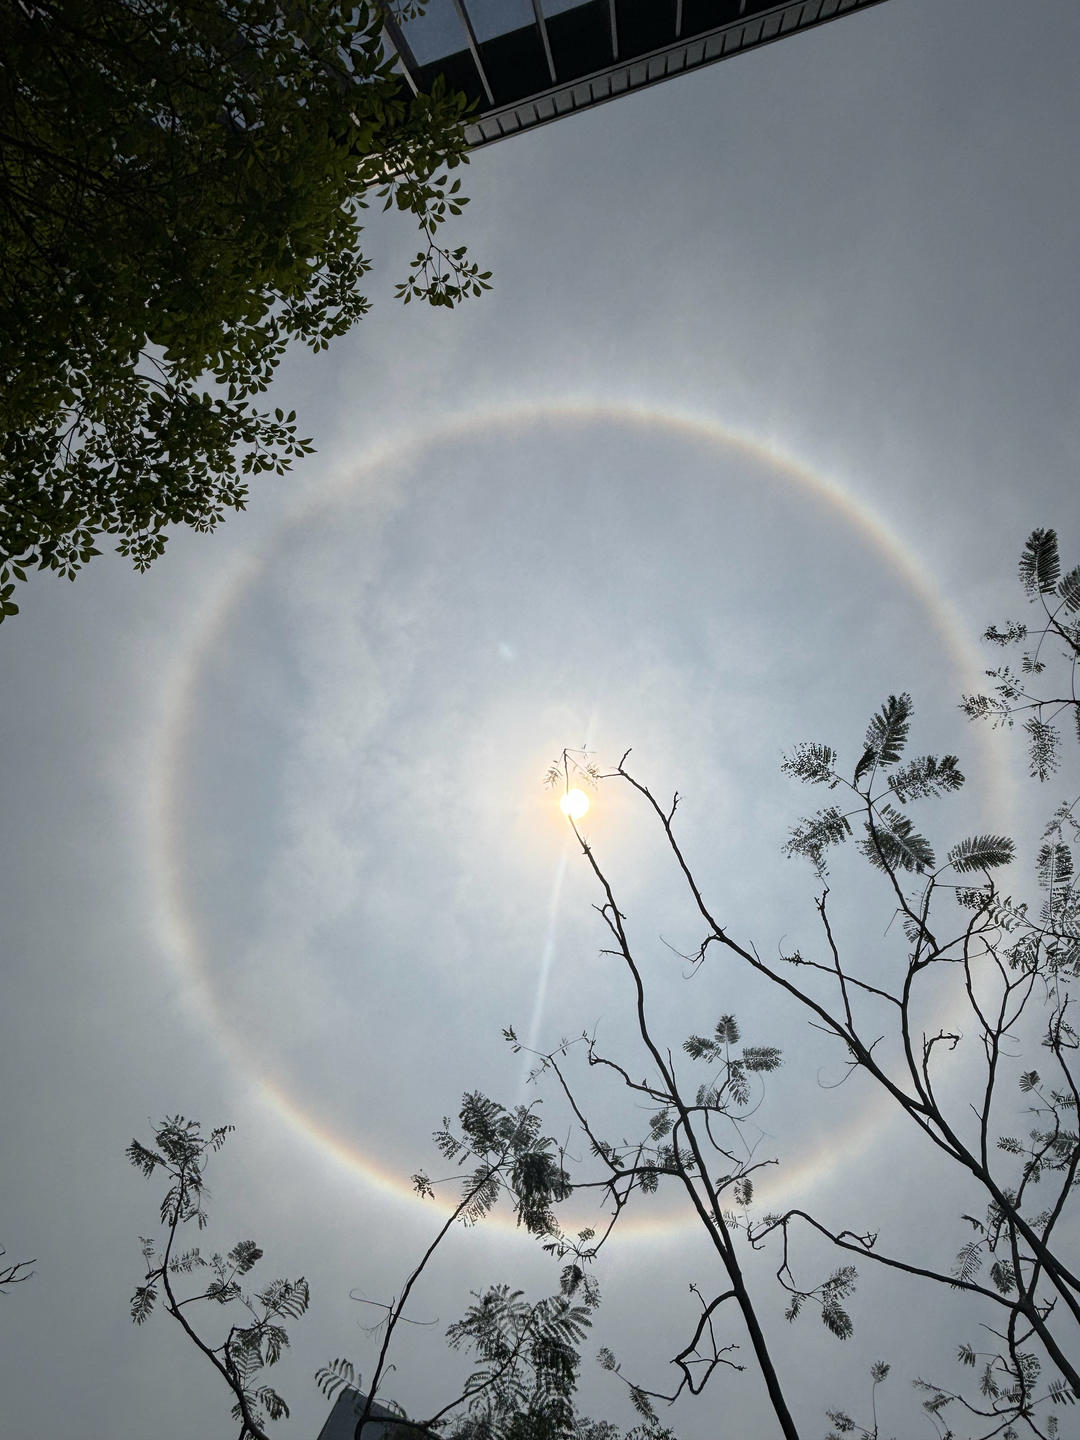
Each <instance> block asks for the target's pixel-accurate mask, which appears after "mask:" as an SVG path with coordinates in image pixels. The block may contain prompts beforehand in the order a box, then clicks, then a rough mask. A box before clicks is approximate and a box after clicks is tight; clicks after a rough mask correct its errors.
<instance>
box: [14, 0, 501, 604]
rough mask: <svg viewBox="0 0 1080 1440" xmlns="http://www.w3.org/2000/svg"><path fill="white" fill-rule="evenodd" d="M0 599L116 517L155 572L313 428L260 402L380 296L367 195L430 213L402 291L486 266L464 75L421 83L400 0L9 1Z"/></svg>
mask: <svg viewBox="0 0 1080 1440" xmlns="http://www.w3.org/2000/svg"><path fill="white" fill-rule="evenodd" d="M0 27H2V29H0V245H2V248H3V251H4V265H3V269H2V273H0V620H2V619H3V618H5V617H6V616H10V615H13V614H15V613H16V612H17V610H18V605H17V603H16V601H15V600H14V598H13V596H14V589H15V583H16V581H19V580H23V579H24V578H25V576H26V571H27V568H28V567H30V566H37V567H39V568H41V569H51V570H55V571H57V572H58V573H60V574H62V575H66V576H68V577H69V578H72V579H73V578H74V576H75V574H76V572H77V570H78V569H79V568H80V566H82V565H83V564H85V563H86V561H87V560H89V559H90V558H91V557H92V556H93V555H95V554H97V553H98V541H99V540H100V539H101V537H102V536H105V535H107V536H111V537H115V538H116V541H117V547H118V549H119V550H120V552H121V553H122V554H124V555H129V556H130V557H131V559H132V561H133V562H134V564H135V566H136V567H137V568H138V569H140V570H143V569H145V568H146V567H147V566H148V565H150V563H151V562H152V561H153V560H154V559H155V558H156V557H157V556H158V555H160V554H161V552H162V550H163V548H164V546H165V543H166V538H167V532H168V528H169V527H170V526H174V525H188V526H191V527H192V528H193V529H195V530H199V531H207V530H212V529H213V528H214V527H215V526H216V525H217V523H218V522H219V521H220V520H221V518H222V517H223V515H224V514H225V512H226V511H227V510H229V509H234V510H238V509H242V508H243V507H244V505H245V503H246V500H247V495H248V483H249V479H250V477H252V476H255V475H259V474H260V473H263V472H265V471H272V472H274V473H276V474H279V475H280V474H282V473H283V472H284V471H285V469H286V468H287V467H288V466H289V465H291V464H292V462H293V461H294V460H296V459H297V458H298V457H300V456H302V455H305V454H308V453H309V452H310V450H311V448H312V447H311V443H310V441H309V440H306V439H304V438H302V437H301V436H300V434H299V432H298V429H297V424H296V417H295V414H294V413H292V412H290V413H289V414H286V413H284V411H283V410H281V409H280V408H277V409H275V410H274V411H273V413H268V412H263V411H260V410H259V409H258V408H257V407H256V405H255V403H254V400H255V397H257V396H258V395H259V394H260V393H261V392H262V391H264V390H265V389H266V388H267V386H268V385H269V383H270V380H271V378H272V377H273V374H274V371H275V369H276V368H277V366H278V363H279V361H280V359H281V357H282V355H283V353H284V352H285V350H286V348H287V346H288V345H289V344H290V343H291V342H294V341H296V342H299V343H301V344H303V345H306V346H308V347H309V348H311V349H312V350H315V351H319V350H324V349H326V347H327V346H328V345H329V344H330V342H331V341H332V340H333V339H334V338H336V337H337V336H340V335H343V334H345V333H346V332H347V331H348V330H349V329H351V328H352V326H353V325H354V324H355V323H356V322H357V321H358V320H359V319H360V318H361V317H362V316H363V315H364V314H365V313H366V312H367V310H368V308H369V302H368V300H367V299H366V298H365V297H364V295H363V294H362V292H361V289H360V286H361V284H362V282H363V277H364V275H365V273H366V272H367V271H368V269H369V268H370V267H369V261H368V260H367V259H366V258H365V256H364V255H363V253H362V251H361V249H360V246H359V236H360V228H361V227H360V225H359V223H358V221H359V216H360V213H361V211H362V210H363V209H364V207H365V206H366V205H367V203H368V199H369V197H371V196H376V197H378V198H379V199H381V201H382V203H383V206H384V208H391V207H396V208H397V209H399V210H401V211H404V212H406V213H408V214H410V215H412V216H413V217H414V218H415V221H416V224H417V226H418V228H419V230H420V236H421V249H420V251H419V252H418V253H417V255H416V257H415V259H414V260H413V261H412V264H411V266H410V267H409V272H408V274H407V276H406V278H405V279H404V280H402V281H401V283H400V284H399V285H398V287H397V288H398V294H399V296H400V297H401V298H402V299H404V300H405V301H406V302H409V301H411V300H412V299H423V300H426V301H428V302H429V303H430V304H432V305H436V306H445V307H449V306H453V305H455V304H456V303H457V302H458V301H459V300H461V299H463V298H465V297H466V296H467V295H475V294H479V293H480V292H481V291H482V290H483V289H486V288H487V281H488V276H487V274H486V273H484V274H481V273H480V271H479V269H478V267H477V266H476V265H475V264H474V263H473V262H472V261H470V260H469V259H468V257H467V256H466V253H465V251H464V249H463V248H455V249H453V250H448V249H446V248H444V247H443V246H441V245H440V244H439V242H438V238H437V236H438V231H439V229H440V227H441V226H442V224H443V222H444V221H445V220H446V219H447V218H448V217H450V216H452V215H457V214H459V213H460V211H461V207H462V206H463V205H464V204H465V203H466V201H465V198H464V197H463V196H462V195H461V194H460V188H459V187H460V182H459V181H458V180H456V179H455V180H452V181H451V179H450V176H449V172H450V171H451V170H453V169H454V168H455V167H457V166H459V165H460V164H461V163H462V162H463V161H464V160H465V159H466V158H467V157H466V154H465V145H464V130H463V117H464V113H465V101H464V98H463V97H462V96H459V95H452V94H448V93H447V92H446V91H445V90H444V89H443V88H441V86H435V87H433V89H432V91H431V93H430V94H429V95H417V96H409V95H408V94H407V92H404V91H403V87H402V85H401V81H400V78H399V77H398V76H396V75H395V73H394V71H393V68H392V66H391V64H390V63H389V62H388V61H387V60H385V59H384V55H383V48H382V39H381V7H380V5H379V4H376V3H371V4H363V3H361V4H358V5H356V4H353V3H352V0H349V3H347V4H346V3H343V0H303V3H302V4H301V3H293V0H290V3H285V4H279V3H277V0H245V4H244V5H242V6H240V7H237V6H235V5H232V4H230V3H227V0H188V3H186V4H184V5H183V6H181V7H177V6H175V5H173V4H170V3H166V0H94V3H92V4H75V3H72V0H49V3H41V0H13V3H11V4H8V5H6V6H5V7H4V10H3V19H2V21H0Z"/></svg>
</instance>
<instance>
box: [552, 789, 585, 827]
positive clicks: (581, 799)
mask: <svg viewBox="0 0 1080 1440" xmlns="http://www.w3.org/2000/svg"><path fill="white" fill-rule="evenodd" d="M588 808H589V797H588V795H586V794H585V791H584V790H567V791H566V793H565V794H564V795H562V796H561V797H560V799H559V809H560V810H561V811H562V812H563V814H564V815H569V817H570V819H571V820H580V819H581V817H582V816H583V815H584V814H585V812H586V810H588Z"/></svg>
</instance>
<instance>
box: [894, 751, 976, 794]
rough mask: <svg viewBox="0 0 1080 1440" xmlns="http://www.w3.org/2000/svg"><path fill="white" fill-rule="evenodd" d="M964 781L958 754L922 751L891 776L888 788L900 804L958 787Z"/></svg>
mask: <svg viewBox="0 0 1080 1440" xmlns="http://www.w3.org/2000/svg"><path fill="white" fill-rule="evenodd" d="M963 783H964V776H963V772H962V771H961V770H960V767H959V764H958V762H957V758H956V756H955V755H943V756H942V757H941V759H940V760H939V759H938V758H937V756H936V755H921V756H920V757H919V758H918V759H917V760H909V761H908V763H907V764H906V765H902V766H901V767H900V769H899V770H897V772H896V774H895V775H890V776H889V789H890V790H891V791H892V792H893V794H894V795H895V796H896V798H897V799H898V800H899V801H900V803H901V804H906V803H907V802H908V801H909V800H921V799H923V798H924V797H925V796H927V795H943V794H944V793H945V792H946V790H959V789H960V787H961V785H963Z"/></svg>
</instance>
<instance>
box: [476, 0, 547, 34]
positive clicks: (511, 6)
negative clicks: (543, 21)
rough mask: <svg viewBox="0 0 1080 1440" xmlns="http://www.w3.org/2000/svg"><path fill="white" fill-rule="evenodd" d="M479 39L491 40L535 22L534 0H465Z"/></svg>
mask: <svg viewBox="0 0 1080 1440" xmlns="http://www.w3.org/2000/svg"><path fill="white" fill-rule="evenodd" d="M465 9H466V10H467V11H468V12H469V19H470V20H471V21H472V27H473V29H474V30H475V31H476V38H477V40H480V41H484V40H491V39H492V38H493V37H494V36H496V35H508V34H509V33H510V32H511V30H521V29H523V28H524V27H525V26H526V25H532V24H535V21H536V16H535V15H534V14H533V7H532V0H465Z"/></svg>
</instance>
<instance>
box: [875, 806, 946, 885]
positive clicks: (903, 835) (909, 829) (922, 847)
mask: <svg viewBox="0 0 1080 1440" xmlns="http://www.w3.org/2000/svg"><path fill="white" fill-rule="evenodd" d="M866 836H867V838H866V839H865V840H864V841H862V842H861V845H860V848H861V850H862V852H863V854H864V855H865V856H866V858H867V859H868V860H869V861H870V863H871V864H872V865H875V866H876V867H877V868H878V869H879V870H912V871H914V872H915V873H916V874H920V875H921V874H922V872H923V871H924V870H932V869H933V868H934V852H933V850H932V848H931V846H930V842H929V840H927V839H926V837H925V836H923V835H920V834H919V833H918V831H917V830H916V829H915V827H914V825H912V823H911V821H910V820H909V819H908V817H907V816H906V815H901V814H900V812H899V810H896V809H894V807H893V806H892V805H882V807H881V809H880V811H879V812H878V814H877V817H876V821H875V824H874V827H873V829H871V828H870V824H869V822H868V823H867V826H866Z"/></svg>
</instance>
